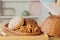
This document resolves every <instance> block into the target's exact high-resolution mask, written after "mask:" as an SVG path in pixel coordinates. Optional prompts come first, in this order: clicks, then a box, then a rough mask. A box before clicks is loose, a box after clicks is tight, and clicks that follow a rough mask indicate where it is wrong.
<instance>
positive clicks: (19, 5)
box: [2, 0, 48, 23]
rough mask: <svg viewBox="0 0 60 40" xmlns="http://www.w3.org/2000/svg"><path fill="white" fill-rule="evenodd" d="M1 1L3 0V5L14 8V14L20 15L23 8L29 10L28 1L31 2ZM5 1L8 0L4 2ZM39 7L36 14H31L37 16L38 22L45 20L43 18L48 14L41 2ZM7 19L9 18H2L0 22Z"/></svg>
mask: <svg viewBox="0 0 60 40" xmlns="http://www.w3.org/2000/svg"><path fill="white" fill-rule="evenodd" d="M3 1H5V2H4V3H3V7H5V8H13V9H14V15H20V16H21V15H22V12H23V10H29V6H30V3H31V0H29V1H30V2H29V1H28V2H26V1H25V0H24V1H25V2H24V1H23V0H22V1H21V2H19V1H18V0H3ZM6 1H10V2H6ZM12 1H13V2H12ZM14 1H17V2H14ZM35 6H36V5H35ZM38 6H39V3H38ZM38 6H37V7H38ZM39 7H40V8H39V9H38V10H39V11H37V12H36V13H37V14H33V15H35V16H36V15H37V16H39V19H38V22H39V23H40V22H43V21H44V20H45V18H46V17H47V16H48V10H47V9H46V8H45V7H44V6H43V5H41V3H40V6H39ZM34 10H35V9H34ZM35 11H36V10H35ZM6 13H7V12H6ZM38 13H39V14H38ZM8 14H10V13H8ZM8 20H9V19H3V20H2V22H3V23H4V22H6V21H8Z"/></svg>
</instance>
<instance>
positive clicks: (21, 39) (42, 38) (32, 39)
mask: <svg viewBox="0 0 60 40" xmlns="http://www.w3.org/2000/svg"><path fill="white" fill-rule="evenodd" d="M0 27H3V26H2V24H0ZM3 31H4V32H5V33H6V34H7V35H8V36H0V40H48V36H47V35H44V34H41V35H38V36H15V35H14V34H13V33H11V32H9V31H7V30H3Z"/></svg>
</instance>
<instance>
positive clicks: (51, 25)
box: [41, 15, 60, 36]
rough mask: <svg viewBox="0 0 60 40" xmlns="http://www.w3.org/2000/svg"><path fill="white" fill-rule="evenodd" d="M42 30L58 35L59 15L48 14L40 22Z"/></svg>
mask: <svg viewBox="0 0 60 40" xmlns="http://www.w3.org/2000/svg"><path fill="white" fill-rule="evenodd" d="M41 30H42V32H44V33H47V34H48V35H50V36H60V17H59V16H54V15H53V16H49V17H48V18H47V19H46V20H45V21H44V22H43V24H42V27H41Z"/></svg>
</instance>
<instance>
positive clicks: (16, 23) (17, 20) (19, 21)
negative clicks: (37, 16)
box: [8, 16, 24, 29]
mask: <svg viewBox="0 0 60 40" xmlns="http://www.w3.org/2000/svg"><path fill="white" fill-rule="evenodd" d="M23 24H24V19H23V18H22V17H20V16H16V17H14V18H12V19H11V20H10V22H9V25H8V28H9V29H18V28H19V27H20V26H21V25H23Z"/></svg>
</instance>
